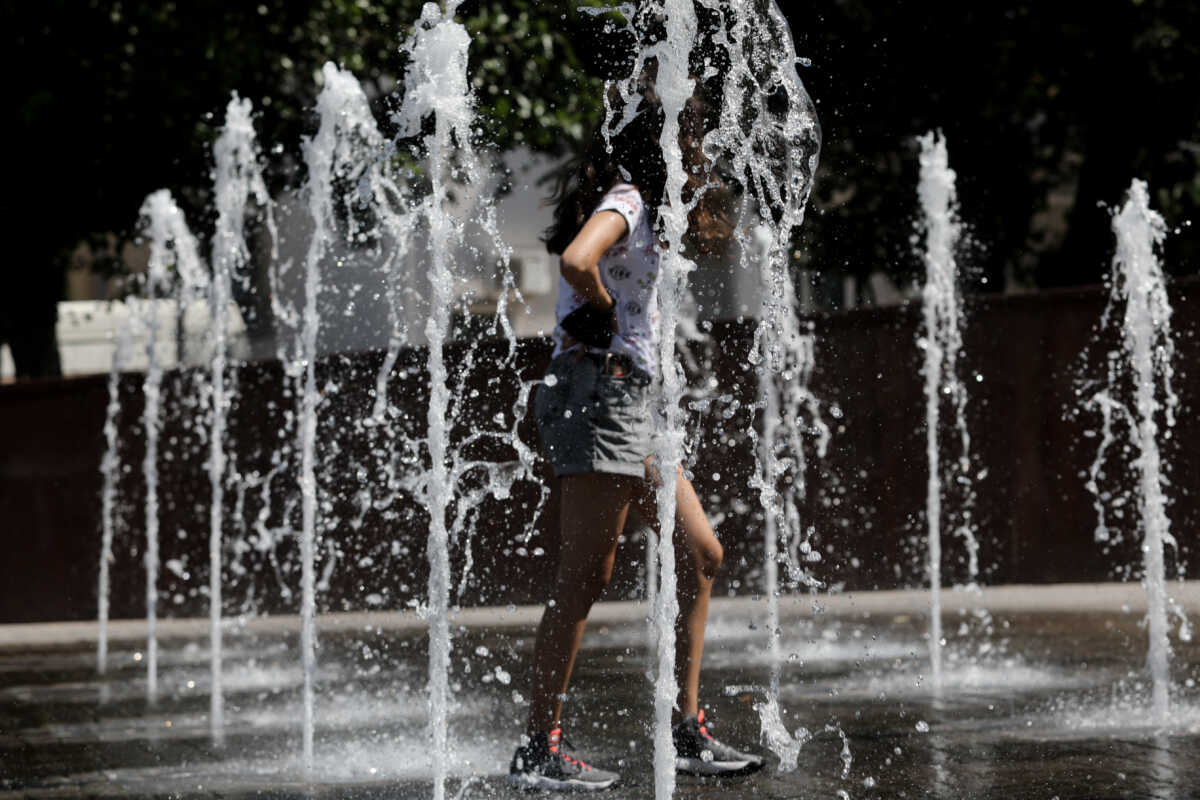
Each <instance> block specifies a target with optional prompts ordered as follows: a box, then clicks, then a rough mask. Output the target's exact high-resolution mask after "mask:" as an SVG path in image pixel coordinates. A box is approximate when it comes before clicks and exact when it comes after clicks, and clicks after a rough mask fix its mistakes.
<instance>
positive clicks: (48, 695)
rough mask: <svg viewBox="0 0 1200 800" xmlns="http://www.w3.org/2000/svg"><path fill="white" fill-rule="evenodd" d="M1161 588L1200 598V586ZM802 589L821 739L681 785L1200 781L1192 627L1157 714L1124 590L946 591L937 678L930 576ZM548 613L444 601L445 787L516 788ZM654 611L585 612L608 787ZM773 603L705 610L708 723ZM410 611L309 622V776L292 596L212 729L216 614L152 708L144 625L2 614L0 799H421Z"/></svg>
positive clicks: (1073, 794) (790, 632) (172, 647)
mask: <svg viewBox="0 0 1200 800" xmlns="http://www.w3.org/2000/svg"><path fill="white" fill-rule="evenodd" d="M1173 594H1174V595H1175V596H1176V597H1177V599H1178V600H1179V601H1180V602H1181V603H1182V604H1183V606H1184V607H1187V608H1196V607H1197V601H1200V586H1197V585H1196V584H1187V585H1183V586H1178V585H1176V586H1175V587H1174V588H1173ZM816 600H817V604H816V605H814V601H813V600H812V599H807V598H800V599H789V600H787V601H786V602H785V603H784V624H783V654H784V656H783V661H782V665H781V669H782V689H781V692H780V698H779V701H780V707H781V709H782V712H783V714H784V716H783V721H784V724H785V725H786V727H787V728H788V729H789V730H791V731H795V730H796V729H798V728H801V727H803V728H805V729H807V731H808V732H809V734H810V735H811V738H808V739H807V741H805V742H804V744H803V747H802V749H801V750H800V755H799V762H798V768H797V769H796V770H794V771H781V770H780V769H779V768H778V759H776V758H775V757H774V756H771V757H770V766H769V767H768V768H767V769H765V770H763V771H762V772H760V773H758V774H756V775H752V776H749V777H745V778H739V779H736V780H729V781H725V782H711V781H709V782H705V781H700V780H697V779H691V778H681V779H680V782H679V790H678V792H677V796H678V797H713V798H717V797H721V798H726V797H728V798H743V797H745V798H749V797H754V798H809V797H812V798H839V797H849V798H901V797H905V798H945V799H947V800H949V799H951V798H1005V799H1006V800H1008V799H1011V798H1045V800H1050V798H1056V797H1057V798H1060V800H1066V798H1143V797H1144V798H1193V797H1200V778H1198V777H1197V776H1198V775H1200V689H1198V688H1196V679H1197V678H1198V677H1200V676H1198V675H1197V672H1198V670H1197V669H1196V667H1195V666H1194V665H1196V664H1197V662H1198V661H1200V647H1198V645H1197V644H1195V643H1193V642H1186V641H1181V640H1180V639H1179V637H1178V636H1173V644H1174V661H1173V680H1174V693H1173V696H1172V713H1171V718H1170V720H1169V722H1168V724H1167V725H1166V726H1165V727H1163V726H1159V725H1156V724H1155V723H1154V721H1153V720H1152V719H1151V717H1150V714H1149V712H1148V695H1149V687H1148V685H1147V680H1146V677H1145V670H1144V660H1145V650H1146V644H1145V642H1146V636H1145V631H1144V629H1143V627H1142V626H1141V620H1142V615H1143V611H1144V599H1143V597H1142V594H1141V590H1140V588H1139V587H1138V586H1136V585H1121V584H1099V585H1072V586H1050V587H1001V588H997V589H991V590H987V591H986V592H985V593H984V594H982V595H976V594H964V593H959V592H950V593H947V595H946V600H947V603H946V606H947V613H946V618H945V620H946V633H947V637H948V639H949V642H948V648H947V657H948V661H947V666H946V675H945V680H944V685H943V687H942V688H941V690H940V691H938V690H936V689H935V688H934V687H933V686H932V685H931V682H930V680H929V667H928V656H927V646H926V643H925V640H924V632H925V627H926V624H927V617H926V609H927V604H928V595H927V594H926V593H924V592H919V591H913V592H877V593H859V594H853V595H851V594H845V595H833V596H829V597H821V598H817V599H816ZM981 607H987V609H988V610H989V614H990V618H984V617H982V616H981V615H980V614H979V613H978V610H979V608H981ZM972 609H974V610H972ZM537 614H538V610H537V609H533V608H512V609H475V610H467V611H463V612H461V613H460V614H459V616H458V617H457V619H456V625H457V626H458V627H457V633H456V638H455V643H454V645H455V657H454V675H453V679H452V680H453V684H454V692H455V696H456V701H455V704H454V710H453V714H452V720H451V735H452V741H453V744H454V747H455V757H454V760H453V763H452V765H451V773H452V775H453V776H454V777H453V778H452V780H451V781H450V783H449V792H448V796H449V797H458V798H464V800H466V799H467V798H510V797H511V798H517V797H525V796H526V795H524V794H523V793H521V792H517V791H513V790H510V789H509V788H508V787H507V786H506V785H505V783H504V779H503V775H504V773H505V771H506V769H507V761H508V758H509V757H510V755H511V752H512V748H513V746H514V745H515V743H516V739H517V736H518V734H519V733H520V730H521V728H522V715H523V711H524V697H523V696H522V695H523V694H524V693H525V692H526V685H527V683H528V672H527V670H528V667H527V663H528V660H529V654H530V650H531V647H532V631H533V626H534V625H535V624H536V619H537ZM645 614H646V608H645V606H644V605H641V604H638V603H610V604H605V605H603V606H601V607H598V608H597V609H596V611H595V613H594V616H593V623H592V625H591V627H590V628H589V631H588V634H587V636H586V637H585V644H584V647H585V651H584V652H583V653H582V654H581V657H580V662H579V664H578V667H577V670H576V680H575V682H574V686H573V689H572V696H571V698H570V700H569V703H568V708H567V718H566V722H567V736H568V738H570V739H571V740H572V741H573V742H574V744H576V745H577V746H578V747H579V749H580V751H581V752H582V753H583V754H585V755H586V756H587V757H588V758H589V759H590V760H591V761H593V762H594V763H597V764H599V765H602V766H606V767H610V768H619V769H620V770H621V771H622V773H623V776H624V777H623V780H622V782H621V784H619V786H618V787H617V788H616V789H614V790H612V791H610V792H608V793H606V794H605V795H604V796H606V797H612V798H650V797H653V796H654V776H653V774H652V767H651V765H652V757H653V753H652V749H651V746H650V733H649V728H650V725H651V724H652V710H651V693H652V685H651V684H650V682H649V680H648V678H647V670H648V667H649V664H650V660H649V658H648V650H647V644H646V642H647V633H646V630H647V629H646V623H645ZM764 614H765V603H764V602H762V601H761V600H757V599H753V598H740V599H728V600H721V601H717V602H715V603H714V606H713V610H712V616H711V626H710V635H709V638H708V647H707V650H706V653H705V672H704V677H703V695H704V702H705V703H706V705H707V706H708V707H709V708H710V710H711V714H712V716H713V718H714V719H715V720H716V721H717V733H718V735H719V736H721V737H722V738H725V739H728V740H730V741H732V742H736V743H752V742H757V741H758V739H759V727H760V723H759V715H758V713H757V711H756V710H755V704H756V702H757V701H759V700H761V699H762V697H763V693H762V691H761V689H760V688H758V687H763V686H765V685H766V684H767V683H768V682H769V671H770V658H769V657H768V656H767V654H766V652H765V648H764V646H765V636H764V630H763V617H764ZM422 626H423V623H422V622H421V621H420V620H419V619H418V618H416V616H415V615H413V614H362V615H357V614H344V615H329V616H325V617H322V618H321V637H320V640H321V645H320V652H319V659H320V686H319V696H318V701H317V709H316V711H317V719H318V722H317V729H316V770H315V774H314V775H313V776H312V777H311V779H308V778H305V776H304V775H303V772H302V769H301V766H300V759H299V751H300V741H301V738H300V737H301V731H300V720H301V706H300V687H301V685H302V674H301V670H300V666H299V661H298V658H297V649H298V648H297V634H296V619H295V618H294V617H275V618H270V619H258V620H252V621H241V622H240V623H239V622H237V621H234V622H232V623H231V624H230V629H229V631H228V632H227V635H226V640H225V641H226V671H225V677H224V684H225V690H226V717H227V718H226V725H225V728H224V731H223V732H222V737H221V740H220V741H219V742H216V741H214V739H213V735H212V732H211V730H210V723H209V715H208V710H209V694H208V686H209V685H210V676H209V668H208V661H209V657H208V650H207V621H206V620H169V621H164V622H163V624H162V649H161V674H160V688H161V691H160V697H159V699H158V701H157V702H156V703H153V704H151V703H150V702H149V701H148V700H147V698H146V681H145V642H144V638H143V637H144V632H145V628H144V625H143V624H142V623H140V622H132V621H131V622H120V623H116V624H114V626H113V630H112V645H111V652H110V668H109V670H108V671H107V673H106V674H105V675H104V676H99V675H97V672H96V655H95V648H96V626H95V625H94V624H86V623H64V624H54V625H30V626H0V798H9V797H77V796H113V797H212V796H220V797H236V798H241V797H347V798H349V797H378V798H385V797H386V798H422V797H429V796H430V795H431V791H432V783H431V779H430V774H431V772H430V765H429V752H428V750H429V748H428V741H429V738H428V736H427V733H426V730H425V713H426V709H425V701H424V687H425V663H426V639H425V635H424V629H423V627H422ZM984 626H990V629H991V632H990V633H985V632H983V628H984ZM1175 631H1176V632H1177V631H1178V625H1177V624H1176V625H1175Z"/></svg>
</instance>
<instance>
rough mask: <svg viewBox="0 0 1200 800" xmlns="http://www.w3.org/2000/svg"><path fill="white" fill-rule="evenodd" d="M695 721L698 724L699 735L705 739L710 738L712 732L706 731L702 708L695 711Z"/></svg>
mask: <svg viewBox="0 0 1200 800" xmlns="http://www.w3.org/2000/svg"><path fill="white" fill-rule="evenodd" d="M696 722H697V723H698V724H699V725H700V735H701V736H703V737H704V738H705V739H708V740H710V741H711V740H712V738H713V737H712V734H711V733H709V732H708V726H707V725H705V724H704V709H703V708H702V709H700V710H699V711H697V712H696Z"/></svg>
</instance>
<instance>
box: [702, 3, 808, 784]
mask: <svg viewBox="0 0 1200 800" xmlns="http://www.w3.org/2000/svg"><path fill="white" fill-rule="evenodd" d="M722 11H723V14H724V16H723V21H724V23H725V24H724V25H723V26H722V27H721V28H720V29H719V30H718V32H717V34H716V35H715V36H714V44H715V45H717V46H718V47H721V48H723V49H724V50H725V52H726V53H727V54H728V58H729V63H730V67H729V71H728V74H727V75H726V76H725V79H724V82H723V86H722V94H723V98H724V100H723V102H722V104H721V116H720V121H719V123H718V126H717V128H716V129H715V130H714V131H712V132H710V133H709V134H708V135H707V136H706V137H705V142H704V149H705V154H706V155H708V156H709V157H710V158H712V159H714V160H723V161H725V162H727V163H728V164H729V165H730V172H731V174H732V175H733V176H734V177H735V178H736V179H737V180H739V181H740V182H741V183H742V184H743V185H744V186H745V188H746V190H747V191H746V193H745V195H744V197H743V206H742V209H741V214H740V216H741V217H743V219H744V218H746V217H750V218H751V219H752V220H753V222H750V223H748V224H739V225H738V228H737V231H738V244H739V249H740V262H741V267H742V269H747V270H751V271H753V272H754V273H757V274H758V275H759V280H760V285H761V288H760V291H759V295H760V297H761V308H760V312H759V320H758V325H757V327H756V329H755V334H754V346H753V348H752V350H751V353H750V361H751V363H752V364H754V365H755V367H756V371H757V373H758V379H759V387H758V391H759V398H758V406H759V408H760V409H761V411H762V434H761V436H759V435H758V434H757V433H756V431H755V429H754V428H753V427H751V430H750V432H751V435H752V438H753V439H755V440H756V443H757V446H756V453H755V456H756V464H757V467H756V472H755V475H754V477H753V478H752V483H751V486H752V488H755V489H757V491H758V494H759V502H760V504H761V505H762V507H763V520H764V538H763V542H764V552H763V572H764V579H765V580H764V583H765V585H764V593H765V594H766V597H767V620H766V630H767V644H768V649H769V651H770V653H771V656H772V657H771V665H772V666H771V681H770V686H769V687H768V694H767V698H766V699H765V701H764V702H762V703H759V704H757V705H756V706H755V707H756V709H757V710H758V712H759V715H760V722H761V724H762V726H763V734H762V737H763V742H764V744H766V746H767V747H769V748H770V749H771V751H772V752H774V753H775V754H776V755H777V756H778V757H779V759H780V768H781V769H783V770H785V771H786V770H790V769H794V768H795V766H796V762H797V758H798V756H799V753H800V748H801V747H802V746H803V744H804V742H805V741H806V739H807V738H808V733H807V731H803V730H802V729H801V730H798V731H797V732H796V733H795V734H794V735H793V734H791V733H789V732H788V731H787V729H786V728H785V727H784V725H783V723H782V721H781V718H780V710H779V682H780V671H781V668H782V662H783V659H782V653H781V652H780V633H781V631H780V622H779V593H780V588H779V570H778V568H779V563H780V561H781V550H782V556H783V558H782V560H783V561H784V563H786V565H787V582H788V584H789V585H791V586H797V585H804V586H807V587H809V588H817V587H819V586H820V585H821V584H820V582H819V581H818V580H817V579H816V578H814V577H813V576H812V575H810V574H809V573H808V572H807V571H806V570H805V568H803V567H802V566H801V563H800V562H801V561H802V560H803V561H805V562H815V561H817V560H819V558H820V556H819V554H818V553H816V552H815V551H813V550H812V549H811V548H810V547H809V546H808V543H807V541H806V539H805V538H804V537H805V534H804V525H803V522H802V520H801V517H800V503H801V501H802V500H803V498H804V494H805V491H806V485H807V483H806V471H807V456H806V452H805V441H804V434H805V432H806V431H812V432H813V433H814V434H815V437H814V442H813V446H814V447H815V450H816V453H817V455H818V456H821V457H823V456H824V454H825V449H826V446H827V444H828V440H829V429H828V427H827V426H826V425H825V423H824V422H823V421H822V419H821V415H820V408H819V403H818V401H817V399H816V397H815V396H814V395H813V394H812V393H811V391H810V390H809V389H808V380H809V377H810V375H811V373H812V369H813V366H814V364H815V342H814V338H813V336H812V334H811V333H810V332H809V331H808V330H806V329H805V328H804V326H802V325H801V323H800V320H799V319H798V318H797V316H796V290H795V284H794V282H793V278H792V274H791V271H790V263H791V251H792V246H791V240H792V235H793V233H794V232H795V230H796V229H797V228H798V227H799V226H800V225H801V223H802V222H803V221H804V210H805V204H806V203H807V201H808V196H809V193H810V192H811V190H812V182H813V177H814V174H815V172H816V167H817V159H818V157H819V153H820V141H821V134H820V127H819V125H818V123H817V118H816V113H815V109H814V107H813V104H812V101H811V99H810V98H809V96H808V93H807V92H806V91H805V89H804V84H803V82H802V81H801V80H800V76H799V75H798V74H797V73H796V70H795V66H794V65H795V64H796V61H797V59H796V51H795V45H794V42H793V40H792V35H791V30H790V29H789V26H788V24H787V20H786V19H785V18H784V16H783V14H782V13H781V12H780V10H779V8H778V6H777V5H776V4H775V3H771V4H770V5H769V6H768V7H767V8H766V13H760V11H759V10H758V8H757V7H756V6H755V5H753V4H749V3H744V2H742V3H731V4H729V5H728V6H727V7H722ZM781 101H782V102H781Z"/></svg>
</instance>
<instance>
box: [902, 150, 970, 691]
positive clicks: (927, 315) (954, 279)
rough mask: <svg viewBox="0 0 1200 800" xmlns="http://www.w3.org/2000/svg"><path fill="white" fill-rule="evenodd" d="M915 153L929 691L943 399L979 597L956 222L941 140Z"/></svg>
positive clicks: (939, 640)
mask: <svg viewBox="0 0 1200 800" xmlns="http://www.w3.org/2000/svg"><path fill="white" fill-rule="evenodd" d="M918 144H919V146H920V182H919V184H918V187H917V194H918V196H919V198H920V201H921V210H922V213H923V228H924V233H925V237H924V241H925V247H924V253H923V260H924V262H925V287H924V289H923V290H922V292H921V301H922V305H921V308H922V319H923V327H922V332H921V337H920V339H919V340H918V342H917V344H918V346H919V347H920V348H921V350H922V351H924V354H925V362H924V367H923V369H922V374H923V375H924V377H925V455H926V460H927V465H928V470H929V478H928V483H927V491H926V501H925V521H926V526H927V539H928V562H927V564H928V566H927V570H928V575H929V593H930V611H929V663H930V676H931V679H932V683H933V687H934V690H935V691H937V690H938V689H940V687H941V685H942V669H943V664H942V660H943V659H942V648H943V647H945V642H946V640H945V636H944V634H943V632H942V523H943V514H942V500H943V495H944V494H945V492H946V489H945V487H944V485H943V471H944V468H943V466H942V464H941V455H940V449H941V448H940V441H941V436H942V435H941V430H940V418H941V407H942V403H943V402H944V400H943V398H948V399H949V402H950V404H951V408H952V409H953V411H954V431H955V433H956V434H957V438H958V450H959V453H958V458H957V460H956V462H955V463H954V465H953V467H954V468H953V470H952V472H951V476H952V481H951V483H950V485H951V486H952V487H953V489H954V491H956V492H957V493H958V495H957V496H958V497H959V498H960V503H959V506H958V515H959V519H960V520H961V522H960V524H959V525H958V526H957V527H956V528H955V533H956V534H957V535H958V536H959V537H961V538H962V539H963V542H964V544H965V546H966V549H967V588H968V589H978V577H979V543H978V541H977V539H976V537H975V531H974V523H973V521H972V519H971V508H972V505H973V490H972V488H971V480H972V476H971V436H970V433H969V431H968V430H967V422H966V408H967V391H966V384H965V383H963V381H962V379H961V378H960V377H959V375H958V369H959V367H958V364H959V355H960V353H961V350H962V327H963V322H962V299H961V297H960V296H959V291H958V265H957V262H956V260H955V256H954V249H955V247H956V245H957V244H958V239H959V235H960V232H961V231H960V228H961V226H960V223H959V221H958V217H957V210H956V207H955V206H956V198H955V188H954V180H955V175H954V171H953V170H951V169H950V166H949V156H948V154H947V151H946V140H945V138H944V137H942V136H940V135H938V134H936V133H934V132H932V131H930V132H929V133H927V134H925V135H924V136H922V137H920V138H919V139H918Z"/></svg>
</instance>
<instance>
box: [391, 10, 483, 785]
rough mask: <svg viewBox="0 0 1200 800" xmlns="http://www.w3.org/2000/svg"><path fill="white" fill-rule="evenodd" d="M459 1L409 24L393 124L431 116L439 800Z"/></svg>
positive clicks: (461, 131) (446, 698)
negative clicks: (451, 176) (450, 177)
mask: <svg viewBox="0 0 1200 800" xmlns="http://www.w3.org/2000/svg"><path fill="white" fill-rule="evenodd" d="M457 5H458V3H456V2H450V3H447V8H446V13H445V15H444V16H443V15H442V13H441V11H440V9H438V7H437V6H436V5H435V4H433V3H427V4H426V5H425V7H424V8H423V9H422V12H421V21H420V23H418V25H417V26H415V29H414V32H413V38H412V41H411V42H410V44H409V50H410V52H411V53H412V61H411V62H410V66H409V71H408V74H407V76H406V79H405V88H406V91H405V102H404V106H403V108H402V110H401V113H400V116H399V119H398V120H397V121H398V122H399V125H400V135H402V136H412V135H414V134H416V133H417V132H419V130H420V126H421V121H422V120H423V119H424V118H425V117H426V116H427V115H429V114H433V116H434V131H433V134H432V135H430V136H428V137H426V139H425V142H424V146H425V148H426V152H427V157H428V160H429V177H430V181H431V184H432V189H431V191H430V194H429V197H428V198H427V199H426V201H425V202H426V219H427V221H428V224H429V242H430V276H429V277H430V284H431V286H432V289H433V294H432V299H431V303H430V312H429V319H428V321H427V322H426V324H425V337H426V339H427V340H428V342H429V409H428V416H427V426H428V434H427V437H426V446H427V447H428V450H429V474H428V477H427V480H426V485H425V503H426V508H427V510H428V512H429V536H428V540H427V544H426V554H427V558H428V559H429V595H428V604H429V606H428V609H429V611H428V613H429V674H428V692H429V734H430V739H431V742H430V744H431V756H432V762H433V792H434V794H433V796H434V798H435V800H442V798H444V797H445V792H446V787H445V784H446V776H447V772H448V766H449V760H450V753H449V736H448V729H447V726H448V721H449V711H450V685H449V684H450V650H451V642H450V534H449V530H448V526H447V520H446V515H447V512H448V510H449V506H450V503H451V500H452V491H453V485H452V482H451V477H450V474H449V470H448V467H449V465H448V453H447V451H448V449H449V446H450V425H451V423H450V421H449V420H448V419H447V415H448V413H449V405H450V386H449V381H448V376H447V373H446V363H445V352H444V349H445V344H446V338H447V335H448V333H449V330H450V310H451V306H452V304H453V301H454V294H453V292H454V288H453V281H454V276H453V274H452V272H451V261H450V258H451V252H450V248H451V246H452V245H453V243H454V242H455V241H457V240H458V239H459V237H460V236H461V233H460V228H459V226H458V225H457V224H456V222H455V220H454V219H453V218H452V217H451V216H450V215H449V214H448V213H447V212H446V210H445V205H446V202H447V185H446V179H447V168H448V163H447V162H448V159H449V157H450V156H451V154H452V153H453V147H454V141H453V140H452V137H453V139H454V140H457V142H458V143H459V144H466V143H467V142H468V141H470V135H471V134H470V130H469V124H470V119H471V106H470V90H469V88H468V84H467V52H468V50H469V48H470V43H471V40H470V36H469V35H468V34H467V31H466V29H465V28H463V27H462V25H460V24H458V23H457V22H455V21H454V19H453V17H454V11H455V8H456V7H457Z"/></svg>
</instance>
